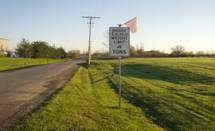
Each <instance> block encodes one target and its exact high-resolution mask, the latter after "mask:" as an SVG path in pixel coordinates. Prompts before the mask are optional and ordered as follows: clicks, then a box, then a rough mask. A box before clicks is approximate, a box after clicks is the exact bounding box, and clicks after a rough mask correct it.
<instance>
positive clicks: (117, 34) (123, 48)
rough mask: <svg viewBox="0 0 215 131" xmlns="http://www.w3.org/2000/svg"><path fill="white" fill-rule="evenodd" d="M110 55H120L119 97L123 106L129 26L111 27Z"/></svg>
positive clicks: (128, 48)
mask: <svg viewBox="0 0 215 131" xmlns="http://www.w3.org/2000/svg"><path fill="white" fill-rule="evenodd" d="M109 41H110V42H109V43H110V56H114V57H118V60H119V67H118V68H119V72H118V73H119V80H118V89H119V90H118V91H119V92H118V93H119V94H118V95H119V96H118V97H119V98H118V99H119V108H121V96H122V79H121V77H122V70H121V69H122V67H121V66H122V57H123V56H129V55H130V30H129V28H128V27H121V25H119V27H110V29H109Z"/></svg>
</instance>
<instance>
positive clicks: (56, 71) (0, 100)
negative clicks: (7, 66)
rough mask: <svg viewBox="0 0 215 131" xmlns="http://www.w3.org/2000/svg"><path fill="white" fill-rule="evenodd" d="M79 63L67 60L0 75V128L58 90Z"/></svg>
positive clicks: (15, 120)
mask: <svg viewBox="0 0 215 131" xmlns="http://www.w3.org/2000/svg"><path fill="white" fill-rule="evenodd" d="M80 62H81V61H75V62H72V61H67V62H61V63H55V64H48V65H43V66H38V67H33V68H26V69H21V70H15V71H6V72H0V129H1V128H5V127H10V126H12V125H13V124H14V123H15V122H17V120H19V119H20V118H21V117H23V115H25V114H26V113H27V112H29V111H31V110H32V109H34V108H35V107H36V106H38V105H39V104H40V103H41V102H42V101H44V99H46V98H47V97H48V96H50V95H51V94H52V93H53V92H54V91H56V89H58V88H60V87H62V86H63V84H64V83H65V82H66V81H67V80H68V78H70V76H71V75H72V73H73V72H74V71H75V70H76V69H77V68H78V66H77V65H76V64H77V63H80ZM14 64H15V63H14Z"/></svg>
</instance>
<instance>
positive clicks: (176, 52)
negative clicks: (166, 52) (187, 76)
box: [171, 45, 185, 56]
mask: <svg viewBox="0 0 215 131" xmlns="http://www.w3.org/2000/svg"><path fill="white" fill-rule="evenodd" d="M171 50H172V52H171V55H173V56H183V55H184V53H185V48H184V47H183V46H181V45H176V46H175V47H173V48H171Z"/></svg>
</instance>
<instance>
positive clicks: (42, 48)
mask: <svg viewBox="0 0 215 131" xmlns="http://www.w3.org/2000/svg"><path fill="white" fill-rule="evenodd" d="M32 48H33V56H32V57H33V58H47V57H50V56H52V55H53V53H52V52H51V50H52V49H51V48H50V47H49V45H48V43H47V42H45V41H35V42H33V43H32ZM50 53H51V54H50Z"/></svg>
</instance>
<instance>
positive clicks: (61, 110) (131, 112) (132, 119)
mask: <svg viewBox="0 0 215 131" xmlns="http://www.w3.org/2000/svg"><path fill="white" fill-rule="evenodd" d="M92 74H94V75H93V78H92V79H97V80H99V81H97V82H93V81H91V77H92ZM102 78H103V75H102V74H100V73H99V72H97V70H95V69H94V68H91V69H90V70H89V71H88V70H87V69H85V68H83V67H82V68H80V69H79V70H78V72H77V73H76V75H75V76H74V77H73V78H72V79H71V80H70V81H69V82H68V83H67V84H66V86H65V87H64V88H63V90H61V91H60V93H59V94H57V95H55V96H54V97H53V98H52V100H51V101H48V102H47V103H46V104H45V106H43V107H41V108H40V109H39V110H38V111H36V112H35V113H33V114H32V115H30V116H28V117H27V118H26V119H25V120H24V122H22V124H20V125H18V126H17V128H16V130H52V129H54V130H71V129H83V130H84V129H85V130H116V129H120V130H129V129H130V130H131V129H136V130H138V129H139V130H141V129H147V130H162V128H160V127H159V126H157V125H155V124H154V123H153V122H152V121H150V120H149V119H147V118H146V117H145V114H144V113H143V111H142V110H141V109H140V108H138V107H135V106H133V105H132V104H130V103H128V102H127V101H126V100H125V99H123V107H122V109H121V110H119V109H118V108H117V104H118V101H117V100H118V96H117V94H116V93H115V91H114V90H113V89H112V88H110V87H109V86H110V83H109V82H108V80H106V79H102ZM100 79H101V80H100Z"/></svg>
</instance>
